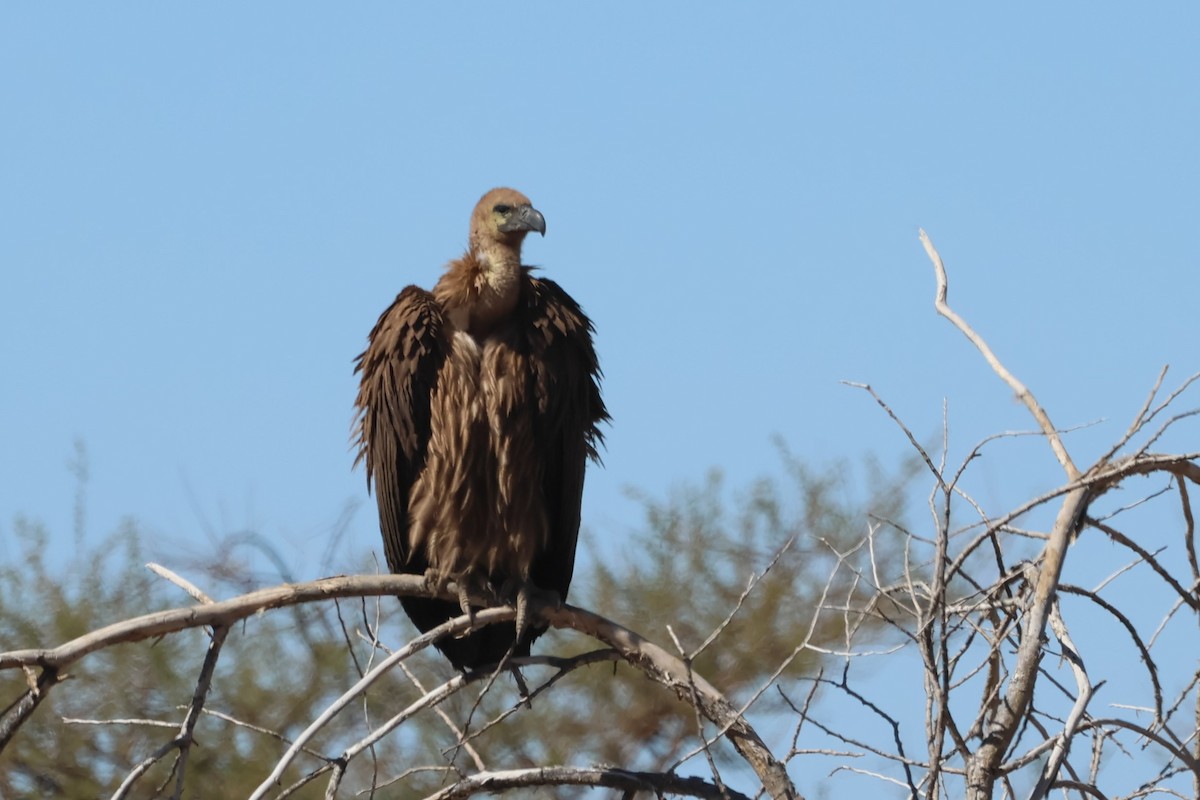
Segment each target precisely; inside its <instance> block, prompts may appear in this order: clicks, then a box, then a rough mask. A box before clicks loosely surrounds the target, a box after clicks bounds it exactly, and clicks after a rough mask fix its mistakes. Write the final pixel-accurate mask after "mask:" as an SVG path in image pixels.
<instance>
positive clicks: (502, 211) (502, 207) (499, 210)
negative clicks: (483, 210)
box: [495, 203, 512, 214]
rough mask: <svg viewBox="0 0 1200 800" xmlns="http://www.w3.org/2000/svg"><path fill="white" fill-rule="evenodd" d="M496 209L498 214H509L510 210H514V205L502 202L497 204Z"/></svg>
mask: <svg viewBox="0 0 1200 800" xmlns="http://www.w3.org/2000/svg"><path fill="white" fill-rule="evenodd" d="M495 211H496V213H497V214H507V213H508V212H510V211H512V206H506V205H504V204H503V203H501V204H500V205H498V206H496V208H495Z"/></svg>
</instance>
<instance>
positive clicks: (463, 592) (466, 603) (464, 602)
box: [457, 581, 475, 625]
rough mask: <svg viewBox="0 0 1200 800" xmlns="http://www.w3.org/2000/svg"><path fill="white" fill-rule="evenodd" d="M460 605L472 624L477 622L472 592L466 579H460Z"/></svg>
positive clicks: (458, 583) (458, 584)
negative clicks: (472, 602)
mask: <svg viewBox="0 0 1200 800" xmlns="http://www.w3.org/2000/svg"><path fill="white" fill-rule="evenodd" d="M457 586H458V607H459V608H461V609H462V612H463V613H464V614H466V615H467V619H469V620H471V624H472V625H474V624H475V610H474V609H473V608H471V593H470V591H468V589H467V584H466V581H458V582H457Z"/></svg>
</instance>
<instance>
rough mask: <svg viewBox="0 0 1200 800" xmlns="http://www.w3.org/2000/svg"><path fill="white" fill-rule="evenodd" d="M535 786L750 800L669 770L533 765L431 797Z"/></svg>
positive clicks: (467, 781)
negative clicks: (633, 770) (590, 787)
mask: <svg viewBox="0 0 1200 800" xmlns="http://www.w3.org/2000/svg"><path fill="white" fill-rule="evenodd" d="M533 786H605V787H608V788H611V789H621V790H624V791H625V792H629V793H632V792H653V793H654V794H656V795H658V796H660V797H661V796H662V795H663V794H664V793H670V794H682V795H690V796H692V797H701V798H711V799H712V800H750V799H749V798H748V797H746V795H744V794H741V793H740V792H735V791H734V790H732V789H730V788H728V787H723V788H720V787H717V786H715V785H713V784H711V783H709V782H708V781H706V780H704V779H703V778H683V777H680V776H678V775H672V774H670V773H665V772H630V771H628V770H623V769H617V768H615V767H533V768H532V769H511V770H503V771H498V772H480V773H478V774H476V775H471V776H470V777H467V778H463V779H462V780H460V781H459V782H458V783H455V784H454V785H453V786H447V787H446V788H445V789H442V790H441V791H440V792H437V793H435V794H431V795H429V797H428V798H427V800H456V798H462V797H470V796H471V795H473V794H479V793H487V794H494V793H497V792H501V791H504V790H506V789H516V788H521V787H533Z"/></svg>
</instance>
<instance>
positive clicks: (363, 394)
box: [354, 286, 450, 574]
mask: <svg viewBox="0 0 1200 800" xmlns="http://www.w3.org/2000/svg"><path fill="white" fill-rule="evenodd" d="M449 335H450V334H449V330H448V327H447V325H446V320H445V314H444V312H443V310H442V307H441V305H440V304H439V303H438V302H437V301H436V300H435V299H434V297H433V295H432V294H430V293H429V292H427V291H425V290H424V289H421V288H419V287H417V286H409V287H407V288H405V289H404V290H403V291H402V292H400V294H399V295H398V296H397V297H396V300H395V302H394V303H392V305H391V306H389V307H388V309H387V310H386V311H384V312H383V314H382V315H380V317H379V321H378V322H377V323H375V327H374V328H372V329H371V334H370V338H369V340H368V344H367V349H366V350H365V351H363V353H362V354H361V355H359V356H358V358H357V359H356V364H355V368H354V371H355V372H356V373H361V374H362V379H361V383H360V384H359V389H358V398H357V400H356V401H355V408H356V411H357V423H356V426H355V438H356V439H357V444H358V458H357V459H356V461H355V464H356V465H357V464H358V462H360V461H362V462H365V463H366V468H367V486H368V487H370V486H371V485H372V483H373V484H374V490H375V498H376V501H377V503H378V506H379V527H380V529H381V531H382V533H383V544H384V553H385V555H386V556H387V562H388V567H389V568H390V569H391V570H392V572H415V573H418V574H420V573H423V572H424V571H425V566H426V565H425V564H424V563H423V562H424V555H423V554H422V553H414V552H413V551H412V548H411V545H410V542H409V530H408V528H409V516H408V503H409V493H410V490H411V489H412V485H413V481H415V480H416V478H417V476H418V475H419V474H420V472H421V469H422V468H423V467H424V465H425V453H426V450H427V448H428V445H429V437H430V435H431V430H430V427H431V426H430V398H431V396H432V394H433V392H434V390H435V389H436V387H437V380H438V374H439V372H440V371H441V368H442V364H443V363H444V362H445V360H446V354H447V352H448V351H449Z"/></svg>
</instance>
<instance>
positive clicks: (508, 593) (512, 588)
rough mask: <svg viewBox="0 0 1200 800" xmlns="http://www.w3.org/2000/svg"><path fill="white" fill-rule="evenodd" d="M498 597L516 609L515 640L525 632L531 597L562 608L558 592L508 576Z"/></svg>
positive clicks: (519, 638) (518, 639)
mask: <svg viewBox="0 0 1200 800" xmlns="http://www.w3.org/2000/svg"><path fill="white" fill-rule="evenodd" d="M500 598H501V599H502V600H503V601H504V602H506V603H509V604H510V605H512V606H513V607H514V608H516V609H517V619H516V626H517V641H520V640H521V637H522V636H523V635H524V634H525V629H526V627H527V626H528V625H529V602H530V601H531V600H533V599H537V600H540V601H541V602H544V603H550V604H552V605H553V606H554V607H555V608H562V602H563V601H562V597H561V596H559V594H558V592H555V591H551V590H548V589H540V588H538V587H537V586H536V585H535V584H534V583H533V582H532V581H523V580H518V579H516V578H509V579H508V580H506V581H505V582H504V585H503V586H502V587H500Z"/></svg>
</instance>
